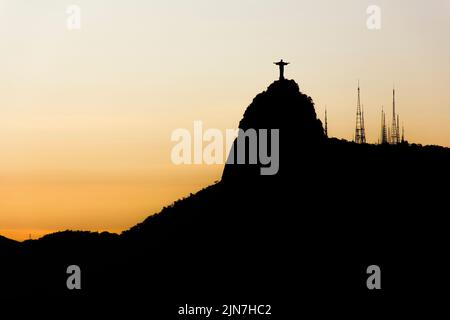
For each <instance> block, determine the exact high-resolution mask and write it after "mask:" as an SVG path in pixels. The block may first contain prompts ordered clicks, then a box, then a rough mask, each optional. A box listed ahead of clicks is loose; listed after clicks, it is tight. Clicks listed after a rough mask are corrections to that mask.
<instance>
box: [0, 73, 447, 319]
mask: <svg viewBox="0 0 450 320" xmlns="http://www.w3.org/2000/svg"><path fill="white" fill-rule="evenodd" d="M239 127H240V128H241V129H249V128H255V129H258V128H271V129H275V128H276V129H280V170H279V172H278V173H277V174H276V175H274V176H262V175H260V174H259V170H256V169H259V167H260V164H257V165H237V164H236V165H231V164H227V165H226V166H225V168H224V171H223V177H222V180H221V181H220V182H218V183H216V184H213V185H210V186H208V187H205V188H204V189H202V190H201V191H199V192H197V193H195V194H191V195H190V196H188V197H186V198H183V199H180V200H177V201H175V202H174V203H173V204H172V205H170V206H168V207H165V208H163V209H162V210H161V211H160V212H159V213H157V214H154V215H151V216H149V217H148V218H146V219H145V220H144V221H142V222H140V223H138V224H136V225H135V226H133V227H132V228H130V229H129V230H126V231H124V232H123V233H122V234H121V235H120V236H117V235H114V234H109V233H101V234H98V233H89V232H72V231H66V232H61V233H57V234H54V235H49V236H45V237H43V238H41V239H39V240H32V241H25V242H23V243H21V244H20V245H19V246H18V248H17V249H16V250H12V252H9V253H8V254H7V257H6V258H5V261H6V263H4V264H3V265H2V266H1V267H0V268H1V271H2V272H3V273H4V274H8V275H9V277H8V278H7V282H6V283H5V284H4V286H5V288H9V290H10V292H12V293H14V294H17V295H21V294H22V295H23V294H24V292H25V294H30V293H36V292H37V293H42V292H45V293H46V294H48V295H52V296H53V295H58V296H62V297H65V296H69V297H70V296H71V295H73V292H68V291H67V290H66V288H65V287H64V284H65V278H66V275H65V274H64V270H65V268H66V267H67V266H68V265H70V264H79V265H80V267H81V269H82V270H83V274H84V275H85V276H86V279H87V280H86V283H84V286H83V290H82V293H83V294H88V295H90V296H95V297H101V298H102V299H107V298H108V297H111V295H119V296H120V297H121V298H122V299H124V300H128V299H134V298H136V299H138V298H142V297H143V294H145V297H146V299H147V298H149V297H151V298H153V299H155V301H161V300H164V299H167V301H180V302H182V303H185V302H186V301H188V300H189V301H192V300H196V299H198V300H200V301H204V300H205V299H206V300H208V299H209V300H211V299H212V300H214V301H216V302H217V303H224V302H225V301H229V299H231V298H230V297H232V298H233V299H238V300H239V299H243V300H245V299H248V297H252V299H253V300H258V301H263V300H264V301H266V300H271V301H276V302H277V303H279V304H280V305H279V306H280V307H279V308H280V309H279V310H282V311H280V312H286V313H287V314H296V313H295V310H293V309H295V306H296V305H297V304H296V301H297V302H298V298H297V297H296V296H292V295H291V294H290V293H289V292H291V290H295V292H297V293H298V294H299V295H301V296H302V299H303V300H302V301H304V302H305V303H306V304H307V303H308V302H311V303H312V302H314V301H316V300H315V299H316V298H317V299H319V300H320V299H321V300H320V301H322V303H323V301H327V303H330V304H331V305H334V304H337V303H339V302H342V301H355V303H356V302H358V303H361V304H362V305H364V303H368V301H373V299H374V298H373V296H370V295H369V294H368V293H367V290H366V288H365V279H366V274H365V270H366V268H367V266H368V265H371V264H378V265H380V266H381V268H382V270H387V271H386V272H387V274H388V276H386V277H385V278H383V279H384V280H383V281H384V282H383V283H384V284H385V285H386V287H387V288H388V289H387V290H386V291H384V292H383V296H377V298H375V299H376V300H375V301H377V303H379V304H383V303H387V302H386V301H387V300H389V299H391V298H393V297H398V296H399V295H407V296H408V297H411V298H412V299H417V296H415V298H414V294H415V293H416V292H417V288H418V287H420V288H421V289H423V290H425V291H424V292H428V293H430V292H431V294H430V295H433V294H432V293H433V292H434V291H433V288H434V287H433V284H434V283H435V282H433V281H439V283H441V282H442V280H441V279H440V275H439V274H438V273H436V272H433V271H435V267H434V266H435V265H436V264H439V265H440V266H442V267H443V266H448V263H446V262H445V261H444V260H445V259H444V256H443V255H442V252H444V250H445V246H444V245H443V244H444V243H445V241H444V235H445V232H444V230H443V228H444V226H445V225H446V224H445V223H444V220H445V218H446V217H445V214H443V211H442V208H445V205H446V196H447V195H446V192H445V190H444V189H442V188H441V187H440V185H439V183H441V182H442V181H448V179H449V178H450V174H449V169H448V163H450V162H449V160H450V149H447V148H442V147H433V146H427V147H422V146H418V145H414V144H406V143H405V144H401V145H396V146H392V145H372V144H364V145H358V144H355V143H353V142H348V141H345V140H339V139H336V138H331V139H327V138H325V136H324V133H323V127H322V123H321V121H320V120H319V119H317V116H316V113H315V110H314V102H313V101H312V99H311V98H310V97H309V96H307V95H305V94H303V93H301V91H300V89H299V86H298V84H297V83H296V82H295V81H293V80H278V81H275V82H274V83H272V84H271V85H270V86H269V87H268V88H267V90H266V91H264V92H262V93H260V94H258V95H257V96H256V97H255V98H254V99H253V101H252V102H251V104H250V105H249V106H248V108H247V109H246V110H245V112H244V115H243V118H242V120H241V121H240V124H239ZM425 234H426V237H423V236H419V235H425ZM0 248H1V247H0ZM413 262H414V263H415V264H414V266H415V267H414V268H407V267H405V266H410V265H411V263H413ZM30 266H32V267H30ZM417 270H420V271H419V272H423V273H426V275H427V277H428V278H427V279H428V280H429V281H427V282H426V283H425V282H419V283H414V282H410V281H409V280H408V279H411V278H415V279H417V278H418V277H417V274H415V273H414V272H415V271H417ZM420 275H422V273H421V274H420ZM419 278H420V277H419ZM436 283H438V282H436ZM330 284H332V285H330ZM24 288H26V290H24ZM145 288H152V291H151V292H149V291H148V290H145ZM143 292H144V293H143ZM12 293H11V294H12ZM202 299H203V300H202ZM227 299H228V300H227ZM324 299H325V300H324ZM370 299H372V300H370ZM183 301H184V302H183ZM258 303H259V302H258ZM274 303H275V302H274ZM291 311H292V313H289V312H291ZM297 312H298V310H297Z"/></svg>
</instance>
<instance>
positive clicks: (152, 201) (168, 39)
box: [0, 0, 450, 240]
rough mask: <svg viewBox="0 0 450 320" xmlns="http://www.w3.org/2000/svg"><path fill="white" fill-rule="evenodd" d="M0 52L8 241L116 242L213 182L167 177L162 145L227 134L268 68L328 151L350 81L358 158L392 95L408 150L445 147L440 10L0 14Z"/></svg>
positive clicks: (254, 8)
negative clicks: (296, 96)
mask: <svg viewBox="0 0 450 320" xmlns="http://www.w3.org/2000/svg"><path fill="white" fill-rule="evenodd" d="M71 4H76V5H78V6H79V7H80V8H81V29H80V30H76V31H69V30H67V28H66V19H67V13H66V9H67V6H68V5H71ZM369 5H378V6H379V7H380V8H381V29H380V30H368V29H367V27H366V20H367V18H368V15H367V13H366V9H367V7H368V6H369ZM0 39H1V41H0V51H1V57H2V59H1V60H0V148H1V150H2V156H1V157H0V235H5V236H8V237H11V238H14V239H19V240H22V239H25V238H27V237H28V235H29V234H31V235H32V237H33V238H36V237H38V236H41V235H42V234H45V233H48V232H53V231H57V230H64V229H83V230H93V231H95V230H110V231H114V232H120V231H122V230H124V229H127V228H129V227H131V226H133V225H134V224H136V223H137V222H140V221H142V220H143V219H144V218H145V217H147V216H148V215H150V214H152V213H155V212H158V211H159V210H160V209H161V208H162V206H164V205H169V204H170V203H171V202H173V201H174V200H176V199H178V198H180V197H183V196H187V195H188V194H189V193H191V192H195V191H198V190H199V189H201V188H202V187H205V186H207V185H209V184H211V183H213V182H214V181H215V180H218V179H219V178H220V175H221V170H222V166H220V165H215V166H206V165H204V166H199V165H195V166H194V165H192V166H189V165H182V166H175V165H173V164H172V162H171V159H170V151H171V148H172V146H173V145H174V143H173V142H171V140H170V135H171V132H172V131H173V130H175V129H177V128H187V129H190V130H192V128H193V122H194V121H195V120H201V121H203V123H204V126H205V128H218V129H221V130H225V129H227V128H235V127H236V126H237V125H238V122H239V120H240V118H241V117H242V114H243V112H244V110H245V108H246V107H247V106H248V105H249V104H250V102H251V101H252V99H253V98H254V96H255V95H256V94H258V93H259V92H261V91H263V90H265V89H266V88H267V86H268V85H269V84H270V83H271V82H272V81H274V80H275V79H276V78H277V69H276V67H275V66H274V65H273V64H272V63H273V62H274V61H276V60H279V59H280V58H283V59H284V60H286V61H289V62H291V64H290V65H289V66H288V67H287V68H286V77H287V78H291V79H295V80H296V81H297V83H299V85H300V89H301V90H302V92H304V93H306V94H308V95H310V96H311V97H312V98H313V100H314V101H315V103H316V111H317V113H318V116H319V117H320V118H321V119H323V113H324V109H325V106H327V110H328V127H329V133H330V135H331V136H335V137H339V138H345V139H351V138H352V135H353V134H354V126H355V111H356V84H357V81H358V79H359V80H360V83H361V92H362V103H363V104H364V108H365V116H366V119H365V122H366V130H367V137H368V140H369V142H377V139H378V137H379V133H380V112H381V106H382V105H384V108H385V110H386V112H387V118H388V119H390V117H389V116H390V115H391V107H392V87H393V84H394V83H395V87H396V90H397V110H398V112H399V114H400V119H401V122H404V124H405V133H406V137H407V139H408V140H409V141H410V142H416V143H421V144H437V145H444V146H448V147H450V126H449V123H450V90H449V88H448V85H449V84H450V64H449V57H450V41H449V40H450V0H431V1H421V0H420V1H419V0H379V1H376V0H370V1H365V0H343V1H335V0H314V1H313V0H310V1H301V0H271V1H263V0H227V1H211V0H192V1H187V0H172V1H168V0H127V1H125V0H121V1H119V0H116V1H112V0H74V1H65V0H40V1H26V0H10V1H8V0H0Z"/></svg>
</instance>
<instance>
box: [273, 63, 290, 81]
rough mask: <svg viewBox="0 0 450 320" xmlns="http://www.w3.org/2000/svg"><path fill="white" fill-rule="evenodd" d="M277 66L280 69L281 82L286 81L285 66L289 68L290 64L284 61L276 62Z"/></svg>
mask: <svg viewBox="0 0 450 320" xmlns="http://www.w3.org/2000/svg"><path fill="white" fill-rule="evenodd" d="M274 64H276V65H277V66H279V67H280V80H284V66H287V65H288V64H289V62H284V61H283V59H281V60H280V62H274Z"/></svg>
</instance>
